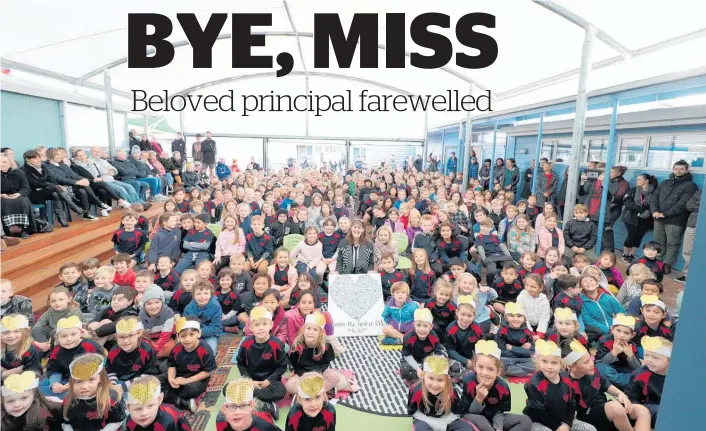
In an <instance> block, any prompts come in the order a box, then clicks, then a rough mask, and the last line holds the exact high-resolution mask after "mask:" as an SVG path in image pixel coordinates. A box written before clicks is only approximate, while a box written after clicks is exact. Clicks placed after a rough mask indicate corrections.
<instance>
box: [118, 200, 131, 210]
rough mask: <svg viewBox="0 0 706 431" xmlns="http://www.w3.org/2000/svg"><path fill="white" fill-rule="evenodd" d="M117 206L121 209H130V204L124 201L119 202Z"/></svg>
mask: <svg viewBox="0 0 706 431" xmlns="http://www.w3.org/2000/svg"><path fill="white" fill-rule="evenodd" d="M119 205H120V206H121V207H123V208H130V202H128V201H126V200H124V199H123V200H121V201H120V203H119Z"/></svg>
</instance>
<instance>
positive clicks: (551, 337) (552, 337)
mask: <svg viewBox="0 0 706 431" xmlns="http://www.w3.org/2000/svg"><path fill="white" fill-rule="evenodd" d="M544 339H545V340H546V341H553V342H554V344H556V345H557V346H558V345H560V343H561V342H562V341H564V340H577V341H578V342H579V343H581V344H582V345H583V347H585V348H586V349H588V340H587V339H586V337H584V336H583V335H581V334H577V335H576V337H574V338H566V337H564V336H563V335H561V334H559V333H558V332H557V331H556V328H551V329H550V330H548V331H547V333H546V334H544ZM596 359H597V358H596Z"/></svg>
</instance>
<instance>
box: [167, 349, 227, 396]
mask: <svg viewBox="0 0 706 431" xmlns="http://www.w3.org/2000/svg"><path fill="white" fill-rule="evenodd" d="M167 366H168V367H169V368H174V369H175V370H176V376H177V377H185V378H189V377H193V376H195V375H196V374H199V373H200V372H202V371H205V372H208V373H210V372H212V371H214V370H215V369H216V368H217V365H216V357H215V355H214V353H213V351H212V350H211V348H210V347H209V346H208V344H206V342H205V341H203V340H200V341H199V344H198V345H197V346H196V348H195V349H194V350H192V351H191V352H189V351H187V350H186V349H185V348H184V346H183V345H182V344H181V343H179V344H177V345H176V346H174V348H173V349H172V351H171V352H170V353H169V356H168V357H167ZM210 379H211V378H210V377H206V378H205V379H203V380H199V381H198V382H193V383H189V384H187V385H181V386H179V388H178V389H174V388H172V387H171V385H170V384H169V381H168V379H167V373H163V374H160V375H159V381H160V383H161V385H162V392H163V393H164V402H165V403H169V404H174V405H176V406H177V407H179V406H180V405H184V404H185V402H188V400H190V399H192V398H196V397H198V396H199V395H201V394H202V393H203V392H205V391H206V388H207V387H208V381H209V380H210Z"/></svg>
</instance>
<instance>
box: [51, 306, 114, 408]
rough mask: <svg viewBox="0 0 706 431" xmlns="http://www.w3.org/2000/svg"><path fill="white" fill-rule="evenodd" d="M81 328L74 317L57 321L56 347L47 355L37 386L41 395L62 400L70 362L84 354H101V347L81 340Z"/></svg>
mask: <svg viewBox="0 0 706 431" xmlns="http://www.w3.org/2000/svg"><path fill="white" fill-rule="evenodd" d="M82 326H83V325H82V324H81V320H80V319H79V318H78V317H76V316H71V317H69V318H66V319H59V321H58V322H57V323H56V346H55V347H54V349H53V350H52V351H51V353H50V354H49V360H48V361H47V373H46V377H45V378H44V379H42V381H41V382H40V384H39V390H40V391H41V393H42V394H43V395H45V396H54V397H57V398H59V399H60V400H63V399H64V397H65V396H66V391H68V390H69V378H70V377H71V370H70V365H71V361H73V360H74V359H75V358H76V357H78V356H81V355H83V354H85V353H101V354H102V353H103V347H102V346H100V345H99V344H98V343H96V342H95V341H93V340H91V339H89V338H83V334H84V332H83V329H82Z"/></svg>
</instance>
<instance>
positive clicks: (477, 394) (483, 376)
mask: <svg viewBox="0 0 706 431" xmlns="http://www.w3.org/2000/svg"><path fill="white" fill-rule="evenodd" d="M473 364H474V368H475V371H474V372H470V373H468V374H466V376H465V377H464V378H463V383H462V386H461V388H462V396H461V402H462V404H463V407H464V409H463V411H464V412H468V413H467V414H466V415H464V417H463V418H464V419H465V420H467V421H469V422H471V423H472V424H473V425H475V427H476V428H478V430H479V431H495V430H501V431H529V430H530V429H531V428H532V420H530V418H529V417H527V416H525V415H516V414H512V413H510V408H511V405H512V400H511V397H510V395H511V394H510V387H509V386H508V384H507V383H506V382H505V381H504V380H503V379H502V378H500V374H501V373H502V371H503V362H502V360H501V359H500V348H499V347H498V344H497V343H496V342H495V341H492V340H490V341H487V340H480V341H479V342H478V343H476V345H475V354H474V356H473Z"/></svg>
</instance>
